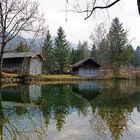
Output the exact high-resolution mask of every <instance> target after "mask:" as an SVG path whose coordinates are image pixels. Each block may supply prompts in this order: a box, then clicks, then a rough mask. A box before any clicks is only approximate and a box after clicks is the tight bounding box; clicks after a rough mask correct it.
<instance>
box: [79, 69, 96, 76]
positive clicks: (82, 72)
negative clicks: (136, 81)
mask: <svg viewBox="0 0 140 140" xmlns="http://www.w3.org/2000/svg"><path fill="white" fill-rule="evenodd" d="M98 74H99V68H91V67H89V68H88V67H86V68H84V67H80V68H79V69H78V75H79V76H85V77H95V76H97V75H98Z"/></svg>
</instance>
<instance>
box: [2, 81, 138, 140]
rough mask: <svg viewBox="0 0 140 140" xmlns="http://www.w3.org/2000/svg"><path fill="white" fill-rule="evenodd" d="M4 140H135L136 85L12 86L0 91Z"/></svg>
mask: <svg viewBox="0 0 140 140" xmlns="http://www.w3.org/2000/svg"><path fill="white" fill-rule="evenodd" d="M0 99H1V100H0V101H1V102H0V138H1V139H4V140H7V139H8V140H9V139H10V140H17V139H23V140H140V83H138V82H135V81H129V82H128V81H121V82H113V81H104V82H85V83H84V82H81V83H75V84H74V83H73V84H46V85H18V86H9V87H8V86H6V87H3V88H2V89H1V98H0Z"/></svg>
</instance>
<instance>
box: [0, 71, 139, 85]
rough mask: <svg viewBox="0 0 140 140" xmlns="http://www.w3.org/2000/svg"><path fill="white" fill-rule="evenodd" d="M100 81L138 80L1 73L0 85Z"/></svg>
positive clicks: (130, 78)
mask: <svg viewBox="0 0 140 140" xmlns="http://www.w3.org/2000/svg"><path fill="white" fill-rule="evenodd" d="M100 80H140V79H139V78H137V77H136V76H133V77H124V76H123V77H118V78H117V79H116V78H113V77H112V76H98V77H80V76H74V75H70V74H69V75H44V74H41V75H28V76H23V75H18V74H9V73H3V75H2V78H0V83H39V82H78V81H79V82H80V81H100Z"/></svg>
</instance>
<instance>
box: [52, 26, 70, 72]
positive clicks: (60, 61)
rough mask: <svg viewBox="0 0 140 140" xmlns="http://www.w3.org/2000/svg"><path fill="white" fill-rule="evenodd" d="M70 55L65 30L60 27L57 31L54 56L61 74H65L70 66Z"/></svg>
mask: <svg viewBox="0 0 140 140" xmlns="http://www.w3.org/2000/svg"><path fill="white" fill-rule="evenodd" d="M69 55H70V48H69V43H68V41H67V40H66V35H65V33H64V30H63V29H62V27H60V28H59V29H58V31H57V37H56V38H55V47H54V58H55V66H56V69H59V70H60V73H61V74H63V73H64V71H65V70H66V69H67V68H68V66H69Z"/></svg>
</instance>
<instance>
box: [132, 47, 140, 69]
mask: <svg viewBox="0 0 140 140" xmlns="http://www.w3.org/2000/svg"><path fill="white" fill-rule="evenodd" d="M133 64H134V66H136V67H139V66H140V46H137V48H136V51H135V54H134V62H133Z"/></svg>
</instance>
